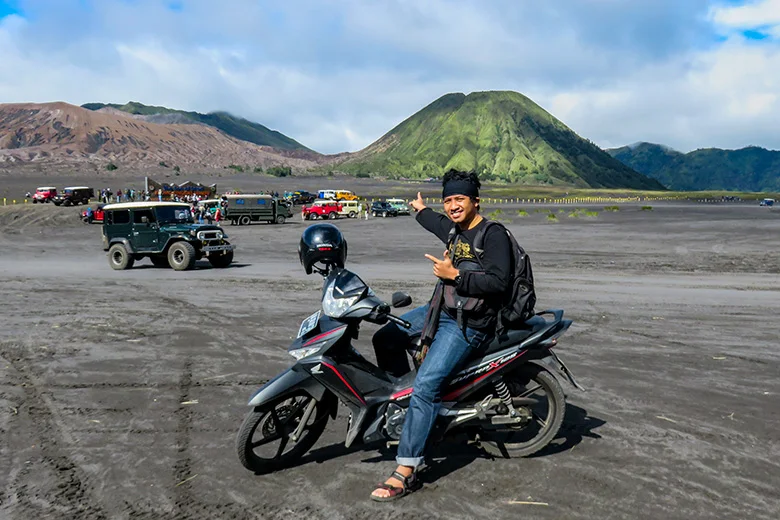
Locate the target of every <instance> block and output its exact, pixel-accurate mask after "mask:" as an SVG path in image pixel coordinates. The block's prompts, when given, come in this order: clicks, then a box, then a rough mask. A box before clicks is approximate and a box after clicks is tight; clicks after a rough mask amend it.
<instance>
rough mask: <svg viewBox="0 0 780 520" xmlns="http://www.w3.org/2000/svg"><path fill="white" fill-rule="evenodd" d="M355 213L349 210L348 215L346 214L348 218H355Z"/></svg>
mask: <svg viewBox="0 0 780 520" xmlns="http://www.w3.org/2000/svg"><path fill="white" fill-rule="evenodd" d="M355 215H356V213H355V212H354V211H350V212H349V215H347V216H348V217H349V218H355Z"/></svg>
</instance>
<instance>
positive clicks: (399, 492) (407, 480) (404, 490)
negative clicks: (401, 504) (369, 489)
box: [371, 471, 420, 502]
mask: <svg viewBox="0 0 780 520" xmlns="http://www.w3.org/2000/svg"><path fill="white" fill-rule="evenodd" d="M390 476H391V477H392V478H395V479H398V480H400V481H401V483H402V484H403V485H402V487H396V486H391V485H390V484H385V483H384V482H382V483H380V484H377V486H376V489H386V490H387V491H389V492H390V495H389V496H386V497H378V496H376V495H371V500H374V501H376V502H390V501H392V500H397V499H399V498H403V497H405V496H406V495H408V494H409V493H412V492H414V491H417V490H418V489H419V488H420V481H419V480H417V472H414V473H412V474H411V475H409V476H408V477H405V476H403V475H401V474H400V473H398V472H397V471H393V474H392V475H390ZM376 489H375V490H374V491H376Z"/></svg>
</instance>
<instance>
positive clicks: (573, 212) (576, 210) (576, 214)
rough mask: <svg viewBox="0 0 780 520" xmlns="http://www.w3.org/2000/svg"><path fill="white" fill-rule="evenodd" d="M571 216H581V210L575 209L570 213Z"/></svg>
mask: <svg viewBox="0 0 780 520" xmlns="http://www.w3.org/2000/svg"><path fill="white" fill-rule="evenodd" d="M569 218H580V210H578V209H575V210H574V211H572V212H571V213H569Z"/></svg>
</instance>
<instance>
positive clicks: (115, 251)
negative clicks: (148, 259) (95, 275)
mask: <svg viewBox="0 0 780 520" xmlns="http://www.w3.org/2000/svg"><path fill="white" fill-rule="evenodd" d="M134 262H135V260H134V259H133V256H132V255H131V254H130V253H128V252H127V249H125V246H123V245H122V244H114V245H113V246H111V248H110V249H109V250H108V263H109V265H110V266H111V269H114V270H116V271H122V270H124V269H130V268H131V267H133V263H134Z"/></svg>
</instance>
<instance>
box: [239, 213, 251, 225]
mask: <svg viewBox="0 0 780 520" xmlns="http://www.w3.org/2000/svg"><path fill="white" fill-rule="evenodd" d="M251 223H252V219H251V218H249V215H244V216H243V217H241V218H239V219H238V225H239V226H248V225H249V224H251Z"/></svg>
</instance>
